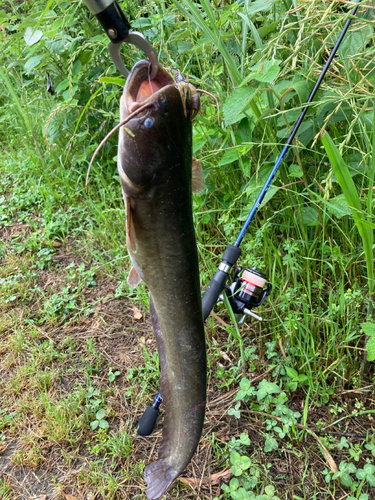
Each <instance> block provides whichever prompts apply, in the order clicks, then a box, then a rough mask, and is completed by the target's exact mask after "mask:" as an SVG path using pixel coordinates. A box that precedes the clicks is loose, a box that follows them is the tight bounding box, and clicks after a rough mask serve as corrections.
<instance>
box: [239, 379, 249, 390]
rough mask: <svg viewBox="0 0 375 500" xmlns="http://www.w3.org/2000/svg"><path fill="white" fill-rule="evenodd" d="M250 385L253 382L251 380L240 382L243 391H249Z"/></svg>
mask: <svg viewBox="0 0 375 500" xmlns="http://www.w3.org/2000/svg"><path fill="white" fill-rule="evenodd" d="M250 385H251V382H250V380H249V379H247V378H243V379H242V380H241V382H240V387H241V389H243V390H244V391H247V390H248V389H250Z"/></svg>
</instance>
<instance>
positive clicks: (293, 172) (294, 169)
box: [288, 165, 303, 179]
mask: <svg viewBox="0 0 375 500" xmlns="http://www.w3.org/2000/svg"><path fill="white" fill-rule="evenodd" d="M288 170H289V175H290V177H294V178H297V179H298V178H300V177H302V176H303V172H301V169H300V168H299V166H298V165H290V167H289V169H288Z"/></svg>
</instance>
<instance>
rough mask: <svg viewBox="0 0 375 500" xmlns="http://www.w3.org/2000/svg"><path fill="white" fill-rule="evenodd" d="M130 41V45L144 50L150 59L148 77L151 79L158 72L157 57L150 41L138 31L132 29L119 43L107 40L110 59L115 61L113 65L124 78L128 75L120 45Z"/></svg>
mask: <svg viewBox="0 0 375 500" xmlns="http://www.w3.org/2000/svg"><path fill="white" fill-rule="evenodd" d="M124 42H125V43H130V44H132V45H135V46H136V47H138V48H139V49H140V50H141V51H142V52H144V53H145V54H146V55H147V58H148V60H149V61H150V65H151V73H150V79H151V80H153V79H154V78H155V76H156V74H157V72H158V68H159V65H158V59H157V57H156V54H155V52H154V50H153V48H152V46H151V44H150V42H149V41H148V40H147V39H146V38H145V37H144V36H143V35H142V34H141V33H139V32H138V31H132V32H131V33H129V34H128V36H127V37H125V38H124V39H123V40H122V41H121V42H119V43H113V42H109V44H108V50H109V54H110V56H111V58H112V61H113V62H114V63H115V66H116V68H117V70H118V71H119V72H120V73H121V74H122V75H124V76H125V77H126V78H127V77H128V75H129V70H128V69H127V68H126V67H125V64H124V62H123V60H122V57H121V53H120V50H121V45H122V44H123V43H124Z"/></svg>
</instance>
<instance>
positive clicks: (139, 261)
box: [118, 62, 206, 499]
mask: <svg viewBox="0 0 375 500" xmlns="http://www.w3.org/2000/svg"><path fill="white" fill-rule="evenodd" d="M142 64H143V66H142ZM145 64H147V65H148V63H146V62H141V63H137V65H136V66H135V67H134V68H133V70H132V72H131V74H130V76H129V78H128V81H127V84H126V86H125V90H124V96H123V98H122V104H121V120H123V119H124V118H126V116H127V114H129V110H128V108H127V99H128V97H127V96H128V95H129V93H131V91H132V87H131V86H132V85H133V84H134V82H135V81H136V80H137V73H140V72H142V71H144V65H145ZM156 78H157V77H156ZM179 85H188V84H185V83H181V84H170V85H167V86H166V87H164V88H162V89H161V90H159V91H158V92H156V93H155V94H154V95H153V96H151V97H150V98H149V99H147V101H146V102H150V106H151V107H150V108H148V109H146V110H145V111H143V112H142V113H141V114H140V116H137V117H136V118H133V119H131V120H130V121H129V122H128V123H127V125H126V128H127V129H128V131H130V133H129V132H127V131H126V130H123V128H122V129H121V131H120V141H119V154H118V158H119V165H118V166H119V170H120V174H121V175H120V177H121V183H122V187H123V191H124V193H125V196H124V198H125V204H126V206H127V236H128V238H127V245H128V250H129V254H130V256H131V259H132V262H133V264H134V267H135V268H136V270H137V271H138V274H140V276H141V277H142V279H143V280H144V282H145V283H146V285H147V286H148V288H149V290H150V292H151V300H150V312H151V317H152V321H153V325H154V332H155V336H156V340H157V345H158V351H159V363H160V370H161V378H160V392H161V396H162V398H163V406H164V408H165V417H164V423H163V439H162V443H161V446H160V448H159V457H158V458H159V459H158V461H157V462H155V463H152V464H150V465H148V466H147V467H146V468H145V480H146V482H147V485H148V487H147V496H148V498H149V499H157V498H160V497H161V496H162V495H163V493H165V491H166V490H167V489H168V488H169V486H170V485H171V484H172V483H173V481H174V480H175V479H176V478H177V476H178V475H179V474H181V472H182V471H183V470H184V469H185V467H186V466H187V464H188V463H189V462H190V460H191V458H192V456H193V455H194V453H195V451H196V449H197V446H198V443H199V440H200V436H201V433H202V427H203V420H204V414H205V402H206V350H205V338H204V324H203V318H202V306H201V294H200V281H199V266H198V253H197V247H196V239H195V230H194V225H193V215H192V178H191V177H192V125H191V120H190V119H189V117H188V116H185V113H186V110H184V105H183V92H182V93H181V92H180V90H181V87H179ZM184 90H186V89H185V88H184ZM187 94H188V93H187ZM188 109H189V102H187V110H188ZM121 170H122V171H123V172H124V173H125V174H126V177H124V175H122V173H121Z"/></svg>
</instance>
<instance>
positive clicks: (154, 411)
mask: <svg viewBox="0 0 375 500" xmlns="http://www.w3.org/2000/svg"><path fill="white" fill-rule="evenodd" d="M158 415H159V408H154V407H153V406H152V405H149V406H148V407H147V408H146V411H145V412H144V414H143V415H142V416H141V418H140V419H139V422H138V423H137V432H138V434H139V435H140V436H149V435H150V434H151V432H152V429H153V428H154V426H155V422H156V419H157V418H158Z"/></svg>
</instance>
